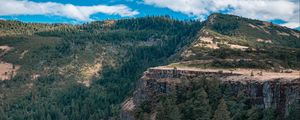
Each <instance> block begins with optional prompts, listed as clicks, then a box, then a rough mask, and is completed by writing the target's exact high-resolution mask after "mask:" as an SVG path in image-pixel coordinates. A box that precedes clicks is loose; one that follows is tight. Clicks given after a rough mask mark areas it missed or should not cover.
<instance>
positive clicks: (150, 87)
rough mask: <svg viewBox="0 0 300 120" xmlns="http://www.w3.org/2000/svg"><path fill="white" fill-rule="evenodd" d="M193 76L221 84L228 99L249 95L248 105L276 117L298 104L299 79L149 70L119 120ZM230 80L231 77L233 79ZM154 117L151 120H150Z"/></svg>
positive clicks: (126, 117)
mask: <svg viewBox="0 0 300 120" xmlns="http://www.w3.org/2000/svg"><path fill="white" fill-rule="evenodd" d="M196 77H211V78H215V79H218V80H220V81H221V84H222V85H224V86H225V88H226V89H227V90H228V92H229V93H228V94H230V95H231V96H237V95H238V93H239V92H243V93H244V94H245V95H246V96H249V97H250V99H249V102H248V104H249V105H256V106H260V107H262V108H270V107H273V108H275V109H276V111H277V112H278V113H280V116H282V117H284V116H286V115H287V114H288V109H289V108H290V107H291V105H294V104H300V77H299V78H296V79H291V78H288V79H287V78H277V79H269V80H263V81H262V80H257V79H255V78H254V77H247V76H244V75H242V74H236V73H225V72H221V71H218V72H210V71H194V70H177V69H159V68H158V69H157V68H153V69H149V70H148V71H146V72H145V73H144V76H143V77H142V78H141V79H140V81H139V83H138V87H137V89H136V91H135V92H134V94H133V97H132V98H130V99H128V100H127V101H126V102H124V104H123V106H122V111H121V114H120V117H121V119H123V120H133V119H135V118H134V110H135V108H136V107H138V106H139V105H141V104H142V102H144V101H146V100H148V101H149V100H150V101H152V102H153V101H154V102H155V100H153V98H154V96H155V95H158V94H160V93H167V94H168V93H171V92H172V90H176V89H174V86H176V84H180V83H181V82H182V81H183V80H189V79H193V78H196ZM232 78H235V79H234V80H233V79H232ZM153 118H155V117H153Z"/></svg>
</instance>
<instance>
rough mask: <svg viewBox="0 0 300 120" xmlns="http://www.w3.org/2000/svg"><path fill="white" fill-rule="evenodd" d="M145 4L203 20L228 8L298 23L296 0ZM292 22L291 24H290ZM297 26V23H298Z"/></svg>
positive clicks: (175, 0) (148, 0)
mask: <svg viewBox="0 0 300 120" xmlns="http://www.w3.org/2000/svg"><path fill="white" fill-rule="evenodd" d="M143 1H144V3H145V4H149V5H155V6H157V7H164V8H169V9H171V10H173V11H176V12H181V13H184V14H187V15H190V16H196V17H198V18H199V19H201V20H204V18H205V16H207V15H209V14H210V13H212V12H220V11H223V10H228V9H229V8H230V11H229V12H228V13H229V14H235V15H239V16H243V17H248V18H253V19H260V20H274V19H281V20H284V21H286V22H287V23H286V24H287V26H289V27H295V25H296V24H295V23H299V21H300V20H299V19H300V15H299V13H300V12H299V1H297V0H143ZM292 24H293V25H292ZM298 26H299V24H298Z"/></svg>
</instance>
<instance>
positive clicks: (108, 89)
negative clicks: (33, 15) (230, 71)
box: [0, 14, 300, 120]
mask: <svg viewBox="0 0 300 120" xmlns="http://www.w3.org/2000/svg"><path fill="white" fill-rule="evenodd" d="M266 25H267V26H268V27H264V26H266ZM299 33H300V32H299V31H296V30H291V29H288V28H284V27H280V26H277V25H273V24H271V23H267V22H261V21H256V20H249V19H245V18H241V17H237V16H229V15H221V14H214V15H212V16H210V17H209V19H208V20H207V21H204V22H200V21H180V20H174V19H171V18H169V17H168V16H161V17H143V18H133V19H121V20H107V21H96V22H91V23H86V24H83V25H69V24H37V23H23V22H19V21H3V20H0V72H1V77H0V78H1V79H2V80H1V79H0V86H1V87H0V100H1V102H0V107H1V109H0V120H2V119H4V120H6V119H13V120H32V119H35V120H42V119H47V120H51V119H53V120H56V119H72V120H88V119H90V120H95V119H117V118H118V115H119V111H120V108H121V103H122V102H123V101H124V100H125V99H126V98H128V97H129V96H130V95H131V94H132V92H133V90H134V88H135V86H136V82H137V80H138V79H139V78H140V77H141V76H142V73H143V72H144V71H145V70H146V69H147V68H149V67H153V66H160V65H167V64H169V63H172V62H174V61H177V62H178V61H195V60H214V61H213V62H212V63H210V64H208V65H209V66H214V67H231V66H230V65H232V63H231V62H230V60H229V59H233V60H234V59H236V60H237V59H243V60H248V61H249V59H251V61H250V62H243V61H242V62H238V63H237V64H235V67H253V68H277V67H278V68H282V67H284V68H293V69H299V68H300V66H299V65H300V64H299V61H300V43H299V42H300V41H299ZM203 40H204V41H205V40H206V43H205V44H202V43H201V41H203ZM270 40H271V42H270ZM222 41H225V42H222ZM216 42H218V43H222V44H218V43H216ZM199 43H201V44H199ZM198 44H199V45H198ZM207 44H209V45H208V47H207ZM195 45H197V46H195ZM230 46H233V48H232V47H230ZM215 48H217V49H215ZM235 48H238V49H235ZM220 59H221V60H220ZM228 60H229V61H228ZM270 61H271V62H270ZM187 65H192V66H195V64H187ZM182 92H184V90H183V91H182ZM198 93H199V94H198ZM189 94H191V95H192V94H197V95H198V96H196V97H197V98H198V97H203V96H204V97H205V96H207V95H206V94H205V93H203V90H202V89H200V88H195V91H193V92H192V93H189ZM189 97H190V96H187V98H188V99H190V98H189ZM197 98H191V99H197ZM165 101H166V102H164V104H165V105H166V106H167V107H168V104H169V102H173V101H172V99H171V98H170V99H169V98H165ZM207 102H208V101H202V102H201V103H199V104H197V105H202V104H203V103H207ZM184 105H185V104H183V106H179V107H184ZM213 105H214V106H213V107H214V108H217V106H218V105H217V103H214V104H213ZM186 107H189V106H186ZM220 107H223V106H222V104H221V105H220ZM176 109H177V108H176ZM176 109H175V110H176ZM220 109H221V108H220ZM203 110H206V108H205V109H203ZM195 114H196V113H195ZM185 115H186V116H185V117H186V118H189V117H194V116H189V115H188V114H185Z"/></svg>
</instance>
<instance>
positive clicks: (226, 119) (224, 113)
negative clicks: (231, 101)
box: [213, 98, 231, 120]
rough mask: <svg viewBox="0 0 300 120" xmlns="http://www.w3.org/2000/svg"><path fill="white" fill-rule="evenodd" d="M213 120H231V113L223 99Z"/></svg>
mask: <svg viewBox="0 0 300 120" xmlns="http://www.w3.org/2000/svg"><path fill="white" fill-rule="evenodd" d="M213 120H231V118H230V112H229V111H228V110H227V105H226V102H225V101H224V99H223V98H222V99H221V100H220V103H219V105H218V108H217V110H216V111H215V114H214V116H213Z"/></svg>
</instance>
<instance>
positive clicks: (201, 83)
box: [120, 14, 300, 120]
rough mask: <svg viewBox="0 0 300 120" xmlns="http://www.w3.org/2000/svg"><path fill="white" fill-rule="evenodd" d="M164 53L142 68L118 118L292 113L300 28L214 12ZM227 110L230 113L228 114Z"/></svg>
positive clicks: (296, 108)
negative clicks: (187, 39) (165, 60)
mask: <svg viewBox="0 0 300 120" xmlns="http://www.w3.org/2000/svg"><path fill="white" fill-rule="evenodd" d="M203 24H204V26H203V27H202V29H201V30H200V31H198V34H197V35H196V37H195V40H194V41H193V42H192V43H190V44H187V45H186V46H185V47H183V48H182V49H181V51H179V52H178V53H176V55H173V56H172V57H170V58H169V59H171V60H172V61H173V62H174V63H171V64H169V65H166V66H159V67H155V68H149V69H148V70H147V71H145V72H144V76H143V77H141V79H140V82H139V85H138V86H137V88H136V90H135V92H134V93H133V97H131V98H128V99H127V100H126V101H125V102H124V103H123V107H122V112H121V114H120V117H121V119H124V120H132V119H148V118H151V119H158V120H160V119H162V120H164V119H213V118H214V117H215V116H214V114H215V111H217V109H218V107H217V106H218V103H219V100H220V101H221V100H223V103H225V105H223V106H225V108H222V110H219V111H225V112H224V113H219V114H221V115H223V114H225V113H227V116H229V117H230V118H231V119H234V120H241V119H280V120H281V119H299V116H298V115H297V112H299V111H300V107H299V106H300V101H299V99H300V96H299V93H300V89H299V88H300V87H299V86H300V84H299V83H300V71H299V69H300V66H299V65H300V48H299V45H300V36H299V35H300V32H299V31H296V30H292V29H289V28H286V27H281V26H277V25H273V24H272V23H268V22H263V21H258V20H251V19H247V18H242V17H238V16H232V15H223V14H213V15H211V16H209V18H208V20H207V21H205V22H204V23H203ZM228 114H229V115H228Z"/></svg>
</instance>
